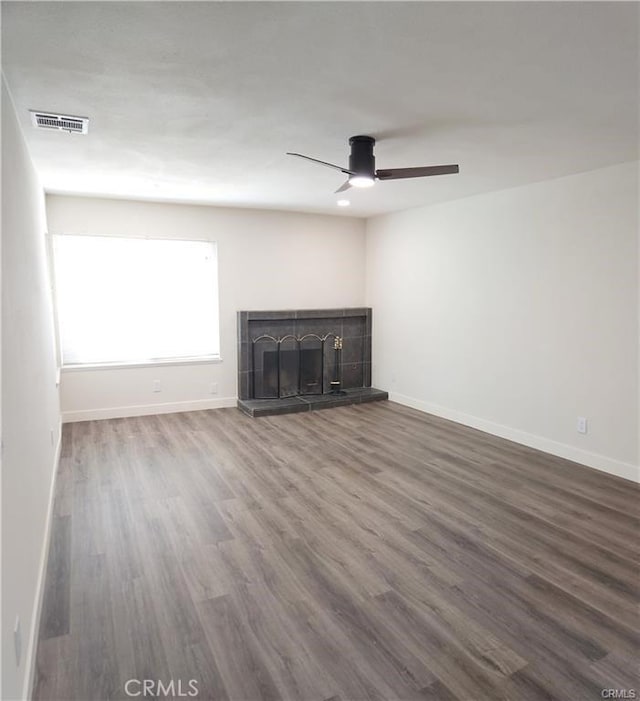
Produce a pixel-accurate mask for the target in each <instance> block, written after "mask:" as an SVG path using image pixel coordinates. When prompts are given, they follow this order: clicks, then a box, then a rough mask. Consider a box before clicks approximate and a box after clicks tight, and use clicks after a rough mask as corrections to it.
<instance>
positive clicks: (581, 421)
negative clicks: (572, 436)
mask: <svg viewBox="0 0 640 701" xmlns="http://www.w3.org/2000/svg"><path fill="white" fill-rule="evenodd" d="M576 429H577V431H578V433H586V432H587V420H586V419H585V417H584V416H578V422H577V424H576Z"/></svg>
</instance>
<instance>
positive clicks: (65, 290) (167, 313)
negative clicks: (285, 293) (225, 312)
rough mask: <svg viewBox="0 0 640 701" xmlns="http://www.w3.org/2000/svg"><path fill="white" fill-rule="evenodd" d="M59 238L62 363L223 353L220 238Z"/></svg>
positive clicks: (57, 276)
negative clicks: (219, 318)
mask: <svg viewBox="0 0 640 701" xmlns="http://www.w3.org/2000/svg"><path fill="white" fill-rule="evenodd" d="M53 244H54V264H55V280H56V304H57V312H58V324H59V329H60V342H61V346H62V360H63V364H64V365H76V364H87V363H118V362H120V363H127V362H153V361H155V360H167V359H176V358H177V359H180V358H185V359H187V358H202V357H209V356H217V355H218V353H219V330H218V280H217V274H218V266H217V260H216V245H215V243H212V242H209V241H179V240H164V239H136V238H121V237H108V236H55V237H54V240H53Z"/></svg>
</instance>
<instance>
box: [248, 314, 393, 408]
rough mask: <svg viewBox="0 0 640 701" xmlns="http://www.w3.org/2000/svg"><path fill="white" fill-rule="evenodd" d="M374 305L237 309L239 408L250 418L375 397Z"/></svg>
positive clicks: (382, 396)
mask: <svg viewBox="0 0 640 701" xmlns="http://www.w3.org/2000/svg"><path fill="white" fill-rule="evenodd" d="M386 398H387V393H386V392H381V391H380V390H376V389H373V388H372V387H371V309H369V308H356V309H353V308H344V309H312V310H287V311H241V312H238V407H239V408H240V409H242V410H243V411H244V412H245V413H248V414H250V415H251V416H262V415H267V414H278V413H291V412H296V411H308V410H312V409H317V408H328V407H330V406H340V405H343V404H353V403H358V402H361V401H373V400H374V399H386Z"/></svg>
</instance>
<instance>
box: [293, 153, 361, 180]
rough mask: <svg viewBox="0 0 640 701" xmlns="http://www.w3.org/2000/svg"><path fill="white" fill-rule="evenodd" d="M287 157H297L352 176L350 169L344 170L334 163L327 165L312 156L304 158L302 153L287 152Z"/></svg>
mask: <svg viewBox="0 0 640 701" xmlns="http://www.w3.org/2000/svg"><path fill="white" fill-rule="evenodd" d="M287 156H297V157H298V158H304V159H305V160H307V161H313V163H319V164H320V165H321V166H328V167H329V168H333V169H334V170H339V171H340V172H341V173H346V174H347V175H351V171H350V170H349V169H348V168H343V167H342V166H337V165H334V164H333V163H327V162H326V161H319V160H318V159H317V158H311V156H303V155H302V154H301V153H290V152H289V151H287Z"/></svg>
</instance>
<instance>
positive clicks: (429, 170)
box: [376, 165, 460, 180]
mask: <svg viewBox="0 0 640 701" xmlns="http://www.w3.org/2000/svg"><path fill="white" fill-rule="evenodd" d="M458 172H460V168H459V167H458V166H457V165H449V166H423V167H422V168H391V170H377V171H376V177H377V178H378V179H379V180H399V179H400V178H424V177H426V176H428V175H449V174H453V173H458Z"/></svg>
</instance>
